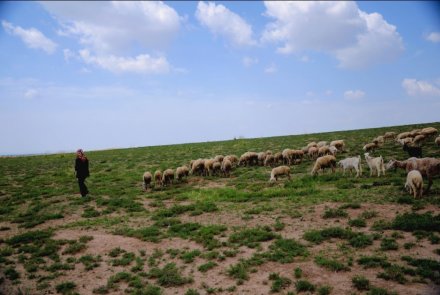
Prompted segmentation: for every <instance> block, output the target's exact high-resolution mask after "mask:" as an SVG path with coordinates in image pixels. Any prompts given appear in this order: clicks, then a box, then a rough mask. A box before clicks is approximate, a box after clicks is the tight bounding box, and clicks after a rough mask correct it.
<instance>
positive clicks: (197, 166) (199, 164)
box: [191, 159, 205, 176]
mask: <svg viewBox="0 0 440 295" xmlns="http://www.w3.org/2000/svg"><path fill="white" fill-rule="evenodd" d="M204 169H205V160H204V159H197V160H195V161H194V162H193V163H192V166H191V174H192V175H200V176H201V175H203V171H204Z"/></svg>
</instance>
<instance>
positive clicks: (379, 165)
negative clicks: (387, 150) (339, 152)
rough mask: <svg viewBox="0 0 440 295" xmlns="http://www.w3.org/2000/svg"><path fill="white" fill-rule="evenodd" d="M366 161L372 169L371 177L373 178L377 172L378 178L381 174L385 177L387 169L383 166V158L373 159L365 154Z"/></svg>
mask: <svg viewBox="0 0 440 295" xmlns="http://www.w3.org/2000/svg"><path fill="white" fill-rule="evenodd" d="M364 156H365V161H367V164H368V167H369V168H370V176H373V172H374V171H377V176H378V177H379V176H380V172H381V171H382V174H383V175H385V167H384V164H383V158H382V156H379V157H376V158H373V157H371V156H370V154H369V153H365V154H364Z"/></svg>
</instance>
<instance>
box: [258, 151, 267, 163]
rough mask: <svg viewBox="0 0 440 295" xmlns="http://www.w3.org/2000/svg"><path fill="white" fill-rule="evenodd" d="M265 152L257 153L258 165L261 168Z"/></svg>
mask: <svg viewBox="0 0 440 295" xmlns="http://www.w3.org/2000/svg"><path fill="white" fill-rule="evenodd" d="M266 155H267V153H266V152H259V153H258V165H260V166H263V165H264V160H266Z"/></svg>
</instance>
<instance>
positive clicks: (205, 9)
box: [196, 1, 256, 46]
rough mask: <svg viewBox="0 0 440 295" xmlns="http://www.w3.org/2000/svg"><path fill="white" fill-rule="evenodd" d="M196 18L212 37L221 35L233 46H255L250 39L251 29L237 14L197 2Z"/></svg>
mask: <svg viewBox="0 0 440 295" xmlns="http://www.w3.org/2000/svg"><path fill="white" fill-rule="evenodd" d="M196 18H197V19H198V21H199V22H200V23H201V24H202V25H203V26H205V27H207V28H208V29H209V30H210V31H211V33H213V34H214V35H221V36H223V37H225V38H227V39H229V41H230V42H232V43H233V44H234V45H238V46H248V45H255V44H256V42H255V40H253V39H252V27H251V25H249V24H248V23H247V22H246V21H245V20H244V19H243V18H241V17H240V16H239V15H238V14H236V13H234V12H232V11H231V10H229V9H228V8H226V7H225V6H223V5H221V4H219V5H216V4H215V3H212V2H209V3H207V4H206V3H205V2H202V1H201V2H199V4H198V5H197V11H196Z"/></svg>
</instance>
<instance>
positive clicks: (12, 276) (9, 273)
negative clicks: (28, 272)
mask: <svg viewBox="0 0 440 295" xmlns="http://www.w3.org/2000/svg"><path fill="white" fill-rule="evenodd" d="M4 275H5V277H6V278H7V279H9V280H11V281H16V280H18V279H19V278H20V273H19V272H18V271H16V270H15V268H13V267H8V268H6V269H5V270H4Z"/></svg>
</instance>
